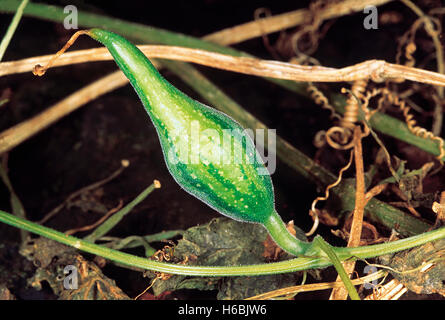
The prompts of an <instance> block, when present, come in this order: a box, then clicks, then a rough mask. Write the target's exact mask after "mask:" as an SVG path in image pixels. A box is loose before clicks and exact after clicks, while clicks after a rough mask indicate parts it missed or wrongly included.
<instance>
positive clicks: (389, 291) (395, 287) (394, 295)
mask: <svg viewBox="0 0 445 320" xmlns="http://www.w3.org/2000/svg"><path fill="white" fill-rule="evenodd" d="M407 291H408V289H407V288H406V287H405V286H404V285H403V284H401V283H400V282H399V281H398V280H396V279H392V280H391V281H390V282H388V283H387V284H385V285H383V286H381V287H380V288H378V289H377V290H376V291H375V292H373V293H371V294H370V295H369V296H367V297H366V298H365V300H398V299H399V298H400V297H401V296H402V295H403V294H404V293H405V292H407Z"/></svg>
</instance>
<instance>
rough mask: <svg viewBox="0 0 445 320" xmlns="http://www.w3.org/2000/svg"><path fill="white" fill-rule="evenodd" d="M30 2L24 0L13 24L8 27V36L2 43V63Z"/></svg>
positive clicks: (0, 53)
mask: <svg viewBox="0 0 445 320" xmlns="http://www.w3.org/2000/svg"><path fill="white" fill-rule="evenodd" d="M28 1H29V0H22V3H21V4H20V5H19V7H18V8H17V11H16V12H15V15H14V17H13V18H12V21H11V24H10V25H9V27H8V30H6V34H5V36H4V37H3V39H2V42H1V43H0V61H2V59H3V55H4V54H5V51H6V48H7V47H8V45H9V42H11V39H12V36H13V35H14V32H15V30H16V29H17V26H18V25H19V22H20V18H21V17H22V15H23V10H24V9H25V7H26V5H27V4H28Z"/></svg>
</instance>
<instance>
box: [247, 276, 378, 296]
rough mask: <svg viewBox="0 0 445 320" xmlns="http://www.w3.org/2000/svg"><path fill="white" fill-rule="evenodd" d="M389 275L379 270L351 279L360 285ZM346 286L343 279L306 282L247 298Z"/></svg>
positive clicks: (285, 294)
mask: <svg viewBox="0 0 445 320" xmlns="http://www.w3.org/2000/svg"><path fill="white" fill-rule="evenodd" d="M386 275H387V271H383V270H379V271H377V272H374V273H372V274H370V275H368V276H365V277H362V278H358V279H354V280H351V281H352V284H353V285H360V284H363V283H370V282H372V281H374V280H377V279H380V278H383V277H385V276H386ZM342 287H344V284H343V282H342V281H335V282H324V283H311V284H304V285H299V286H293V287H288V288H282V289H278V290H274V291H270V292H266V293H262V294H259V295H257V296H253V297H250V298H247V299H246V300H266V299H272V298H276V297H280V296H287V295H291V294H296V293H299V292H309V291H318V290H327V289H334V288H342Z"/></svg>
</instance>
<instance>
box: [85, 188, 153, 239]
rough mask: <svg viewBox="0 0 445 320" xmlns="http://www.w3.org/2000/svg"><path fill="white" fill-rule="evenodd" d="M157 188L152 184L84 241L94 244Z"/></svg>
mask: <svg viewBox="0 0 445 320" xmlns="http://www.w3.org/2000/svg"><path fill="white" fill-rule="evenodd" d="M156 188H158V186H157V182H154V183H152V184H151V185H150V186H149V187H148V188H146V189H145V190H144V191H142V192H141V193H140V194H139V195H138V196H137V197H136V198H135V199H134V200H133V201H131V202H130V203H128V204H127V205H126V206H125V207H123V208H122V209H121V210H119V211H118V212H116V213H115V214H113V215H112V216H111V217H109V218H108V219H107V220H105V221H104V222H103V223H102V224H101V225H99V226H98V227H97V228H96V229H95V230H94V231H93V232H92V233H91V234H89V235H88V236H86V237H85V238H84V240H86V241H89V242H96V240H97V239H99V238H100V237H102V236H104V235H105V234H107V233H108V232H109V231H110V230H111V229H113V228H114V227H115V226H116V225H117V224H118V223H119V222H120V221H121V220H122V219H123V218H124V217H125V216H126V215H127V213H129V212H130V211H131V210H133V208H134V207H135V206H136V205H137V204H139V203H140V202H141V201H142V200H144V199H145V198H146V197H147V196H148V195H149V194H150V193H152V192H153V190H154V189H156Z"/></svg>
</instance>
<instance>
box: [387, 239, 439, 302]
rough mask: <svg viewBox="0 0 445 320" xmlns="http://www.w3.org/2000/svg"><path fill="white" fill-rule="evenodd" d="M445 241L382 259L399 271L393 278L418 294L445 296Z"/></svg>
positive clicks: (394, 273) (431, 243) (430, 243)
mask: <svg viewBox="0 0 445 320" xmlns="http://www.w3.org/2000/svg"><path fill="white" fill-rule="evenodd" d="M444 254H445V240H443V239H442V240H437V241H434V242H429V243H427V244H425V245H423V246H420V247H416V248H414V249H411V250H408V251H403V252H400V253H398V254H396V255H393V256H384V257H382V258H381V261H382V263H383V264H385V265H388V266H389V267H391V268H393V269H395V270H397V271H398V272H393V273H392V274H393V276H394V277H395V278H396V279H398V280H399V281H400V282H401V283H403V284H404V285H405V286H406V287H407V288H408V289H409V290H411V291H413V292H415V293H417V294H432V293H439V294H441V295H442V296H445V257H444Z"/></svg>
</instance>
